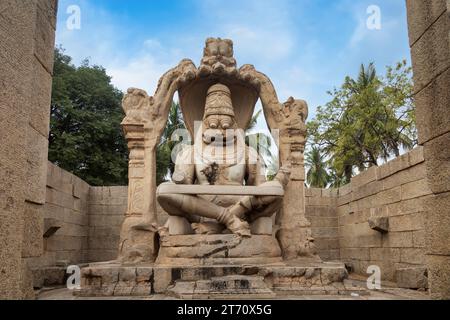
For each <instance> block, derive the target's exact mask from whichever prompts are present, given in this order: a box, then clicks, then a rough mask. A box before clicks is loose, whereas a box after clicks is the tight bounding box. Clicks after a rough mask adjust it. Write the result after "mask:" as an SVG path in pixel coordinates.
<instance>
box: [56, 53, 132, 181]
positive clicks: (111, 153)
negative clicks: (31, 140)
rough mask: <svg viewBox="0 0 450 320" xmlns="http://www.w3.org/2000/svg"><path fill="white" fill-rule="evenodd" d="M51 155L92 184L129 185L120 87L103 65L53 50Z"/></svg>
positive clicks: (58, 163)
mask: <svg viewBox="0 0 450 320" xmlns="http://www.w3.org/2000/svg"><path fill="white" fill-rule="evenodd" d="M52 89H53V91H52V102H51V115H50V136H49V160H50V161H52V162H54V163H55V164H57V165H58V166H60V167H61V168H63V169H65V170H68V171H70V172H72V173H73V174H75V175H77V176H79V177H80V178H82V179H83V180H85V181H86V182H88V183H89V184H91V185H126V184H127V171H128V166H127V163H128V151H127V146H126V142H125V139H124V136H123V132H122V128H121V126H120V123H121V121H122V119H123V117H124V113H123V111H122V108H121V100H122V95H123V94H122V92H121V91H119V90H118V89H116V88H115V87H114V86H113V85H112V84H111V77H109V76H108V75H107V74H106V71H105V69H104V68H102V67H100V66H95V65H93V66H92V65H90V64H89V61H88V60H85V61H84V62H83V63H82V64H81V66H79V67H76V66H75V65H73V64H72V59H71V57H69V56H68V55H66V54H64V50H62V49H60V48H57V49H55V60H54V76H53V88H52Z"/></svg>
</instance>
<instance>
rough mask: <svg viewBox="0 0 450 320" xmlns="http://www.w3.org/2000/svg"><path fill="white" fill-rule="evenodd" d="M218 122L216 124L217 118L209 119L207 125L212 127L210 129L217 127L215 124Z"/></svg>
mask: <svg viewBox="0 0 450 320" xmlns="http://www.w3.org/2000/svg"><path fill="white" fill-rule="evenodd" d="M218 125H219V124H218V121H217V120H210V121H209V127H210V128H212V129H217V126H218Z"/></svg>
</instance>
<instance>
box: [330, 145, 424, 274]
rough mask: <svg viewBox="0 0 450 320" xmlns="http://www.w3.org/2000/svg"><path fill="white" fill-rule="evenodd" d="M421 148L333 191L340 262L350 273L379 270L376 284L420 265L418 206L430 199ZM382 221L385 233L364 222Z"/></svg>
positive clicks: (421, 230) (421, 223) (421, 212)
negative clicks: (385, 222)
mask: <svg viewBox="0 0 450 320" xmlns="http://www.w3.org/2000/svg"><path fill="white" fill-rule="evenodd" d="M425 178H426V168H425V163H424V158H423V148H422V147H418V148H416V149H414V150H412V151H410V152H409V153H406V154H404V155H402V156H400V157H398V158H396V159H394V160H392V161H390V162H388V163H387V164H385V165H383V166H380V167H372V168H370V169H369V170H367V171H365V172H363V173H362V174H360V175H358V176H355V177H354V178H353V179H352V181H351V183H350V184H349V185H346V186H344V187H342V188H340V189H339V190H338V198H337V215H338V220H339V244H340V258H341V260H343V261H347V262H349V263H351V265H352V267H353V269H354V271H355V272H356V273H359V274H366V271H367V267H368V266H370V265H377V266H379V267H380V268H381V273H382V280H388V281H394V280H396V273H398V272H404V271H408V270H400V271H398V272H396V271H397V270H398V269H402V268H410V267H423V266H424V265H425V231H424V216H425V213H424V204H425V201H426V200H427V199H429V198H430V194H431V190H430V188H429V187H428V185H427V182H426V180H425ZM376 217H388V219H389V227H388V230H387V233H382V232H379V231H375V230H373V229H371V228H370V227H369V223H368V220H369V219H370V218H376Z"/></svg>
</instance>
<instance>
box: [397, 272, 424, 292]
mask: <svg viewBox="0 0 450 320" xmlns="http://www.w3.org/2000/svg"><path fill="white" fill-rule="evenodd" d="M395 277H396V282H397V286H398V287H399V288H405V289H426V288H428V273H427V269H426V268H423V267H410V268H400V269H397V270H396V271H395Z"/></svg>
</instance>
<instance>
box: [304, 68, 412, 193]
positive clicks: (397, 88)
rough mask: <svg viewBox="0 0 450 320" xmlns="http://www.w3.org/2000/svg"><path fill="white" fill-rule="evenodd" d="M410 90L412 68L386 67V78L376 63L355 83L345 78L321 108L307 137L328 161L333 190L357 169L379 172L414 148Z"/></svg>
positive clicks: (310, 125)
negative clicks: (383, 164)
mask: <svg viewBox="0 0 450 320" xmlns="http://www.w3.org/2000/svg"><path fill="white" fill-rule="evenodd" d="M412 90H413V85H412V80H411V68H410V67H408V66H407V64H406V61H402V62H399V63H397V64H396V66H395V67H387V70H386V75H385V76H384V77H380V76H378V75H377V72H376V70H375V67H374V65H373V64H372V63H371V64H369V66H367V67H365V66H364V65H361V68H360V72H359V75H358V78H357V79H353V78H351V77H349V76H347V77H346V78H345V80H344V83H343V85H342V86H341V87H340V88H339V89H334V90H333V91H332V92H329V94H330V95H331V97H332V100H331V101H330V102H328V103H327V104H326V105H325V106H324V107H318V110H317V116H316V118H315V119H313V120H312V121H311V122H310V123H309V124H308V131H309V144H310V145H312V146H316V147H317V148H320V149H321V150H322V151H323V152H324V154H325V155H326V156H327V157H328V158H329V164H330V168H331V171H332V173H331V176H332V178H333V180H334V183H332V184H334V185H336V184H337V185H342V184H343V183H347V182H349V181H350V178H351V177H352V175H353V173H354V172H355V171H354V170H355V169H358V170H359V171H363V170H365V169H366V168H368V167H371V166H377V165H379V164H380V160H385V161H386V160H387V159H388V158H390V157H392V156H398V155H399V154H400V152H401V151H402V150H403V149H411V148H412V147H414V145H415V144H416V143H417V137H416V128H415V117H414V104H413V99H412ZM311 150H313V149H311ZM311 152H313V151H311ZM314 152H315V151H314Z"/></svg>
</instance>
